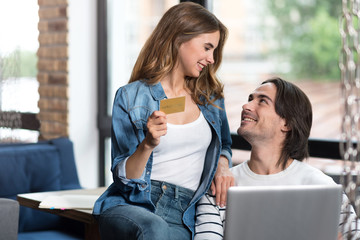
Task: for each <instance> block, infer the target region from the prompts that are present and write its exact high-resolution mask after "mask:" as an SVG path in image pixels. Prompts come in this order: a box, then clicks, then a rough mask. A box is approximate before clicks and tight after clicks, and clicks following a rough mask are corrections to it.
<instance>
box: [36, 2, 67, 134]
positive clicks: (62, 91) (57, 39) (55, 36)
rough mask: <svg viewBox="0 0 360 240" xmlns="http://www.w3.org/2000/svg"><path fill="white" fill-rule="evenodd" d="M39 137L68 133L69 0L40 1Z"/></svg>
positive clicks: (38, 66) (38, 65) (38, 53)
mask: <svg viewBox="0 0 360 240" xmlns="http://www.w3.org/2000/svg"><path fill="white" fill-rule="evenodd" d="M38 4H39V25H38V29H39V49H38V51H37V55H38V64H37V68H38V75H37V79H38V81H39V95H40V99H39V102H38V106H39V109H40V112H39V115H38V118H39V120H40V123H41V127H40V137H39V139H40V140H41V139H53V138H57V137H67V136H68V135H69V133H68V100H69V95H68V17H67V7H68V1H67V0H38Z"/></svg>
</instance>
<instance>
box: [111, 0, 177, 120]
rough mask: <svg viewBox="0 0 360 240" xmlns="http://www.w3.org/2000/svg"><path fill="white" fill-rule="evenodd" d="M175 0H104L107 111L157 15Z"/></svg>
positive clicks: (175, 0) (127, 75)
mask: <svg viewBox="0 0 360 240" xmlns="http://www.w3.org/2000/svg"><path fill="white" fill-rule="evenodd" d="M177 3H179V0H122V1H118V0H108V1H107V11H108V19H107V21H108V79H109V81H108V82H109V85H108V114H109V115H111V110H112V104H113V99H114V96H115V92H116V90H117V89H118V88H119V87H120V86H122V85H124V84H126V83H127V82H128V81H129V78H130V75H131V71H132V68H133V66H134V64H135V61H136V58H137V56H138V54H139V52H140V50H141V48H142V46H143V45H144V43H145V41H146V39H147V38H148V37H149V35H150V34H151V32H152V30H153V29H154V28H155V26H156V24H157V23H158V22H159V20H160V18H161V16H162V15H163V14H164V13H165V11H166V10H168V9H169V8H170V7H172V6H173V5H175V4H177Z"/></svg>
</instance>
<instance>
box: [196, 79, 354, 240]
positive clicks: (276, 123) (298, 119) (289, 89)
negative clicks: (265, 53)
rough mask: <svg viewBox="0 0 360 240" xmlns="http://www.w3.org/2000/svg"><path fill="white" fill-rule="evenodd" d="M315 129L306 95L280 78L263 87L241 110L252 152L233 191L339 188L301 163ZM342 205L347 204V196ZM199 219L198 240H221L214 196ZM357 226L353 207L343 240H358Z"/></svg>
mask: <svg viewBox="0 0 360 240" xmlns="http://www.w3.org/2000/svg"><path fill="white" fill-rule="evenodd" d="M311 124H312V108H311V103H310V101H309V99H308V98H307V96H306V95H305V93H304V92H303V91H301V90H300V89H299V88H298V87H297V86H295V85H294V84H292V83H290V82H287V81H284V80H282V79H280V78H273V79H269V80H267V81H264V82H263V83H262V84H261V85H260V86H259V87H258V88H256V89H255V91H254V92H253V93H251V94H250V95H249V99H248V102H247V103H246V104H244V105H243V111H242V113H241V125H240V127H239V129H238V134H239V135H241V136H242V137H244V139H246V140H247V141H248V142H249V143H250V145H251V147H252V149H251V155H250V160H248V161H245V162H244V163H242V164H239V165H238V166H236V167H233V168H232V169H231V171H232V173H233V174H234V177H235V185H237V186H249V185H252V186H254V185H256V186H259V185H284V184H286V185H313V184H314V185H316V184H326V185H327V184H328V185H331V184H336V183H335V182H334V181H333V180H332V178H331V177H329V176H327V175H325V174H324V173H323V172H321V171H320V170H318V169H316V168H314V167H312V166H310V165H308V164H306V163H304V162H302V161H303V160H304V159H305V158H307V157H308V155H309V154H308V138H309V135H310V130H311ZM343 201H348V198H347V197H346V195H343ZM343 205H344V204H343ZM344 206H345V205H344ZM349 211H350V217H349V218H347V217H346V216H347V215H348V212H349ZM196 216H197V219H196V227H195V228H196V235H195V239H222V237H223V226H224V221H225V209H224V208H219V207H218V206H216V204H214V199H213V196H210V195H209V194H207V195H206V196H204V197H203V198H202V199H201V200H200V202H199V204H198V206H197V214H196ZM356 221H357V218H356V214H355V212H354V209H353V208H352V207H350V209H347V208H343V209H342V211H341V216H340V225H339V239H341V236H342V237H343V238H344V239H348V238H347V237H348V236H349V235H350V234H352V235H356V236H354V237H356V239H359V236H360V233H359V232H360V231H359V230H357V229H356ZM358 225H359V224H358ZM351 239H355V238H352V237H351Z"/></svg>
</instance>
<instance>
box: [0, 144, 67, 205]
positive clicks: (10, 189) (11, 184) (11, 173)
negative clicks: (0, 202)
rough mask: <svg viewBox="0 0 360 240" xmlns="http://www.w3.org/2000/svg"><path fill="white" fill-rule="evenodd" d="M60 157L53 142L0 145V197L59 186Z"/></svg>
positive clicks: (53, 188)
mask: <svg viewBox="0 0 360 240" xmlns="http://www.w3.org/2000/svg"><path fill="white" fill-rule="evenodd" d="M60 170H61V169H60V157H59V153H58V151H57V149H56V147H55V146H53V145H45V144H39V145H27V146H22V147H19V146H18V145H17V146H11V145H9V146H1V147H0V171H1V174H0V197H7V198H15V197H16V195H17V194H19V193H30V192H43V191H53V190H60V189H61V185H60V183H61V182H60V178H61V172H60Z"/></svg>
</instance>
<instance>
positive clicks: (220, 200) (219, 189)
mask: <svg viewBox="0 0 360 240" xmlns="http://www.w3.org/2000/svg"><path fill="white" fill-rule="evenodd" d="M234 183H235V179H234V176H233V174H232V172H231V171H230V169H229V161H228V159H227V158H226V157H224V156H220V159H219V164H218V167H217V169H216V173H215V176H214V179H213V181H212V182H211V192H212V194H213V195H216V205H218V206H220V207H224V206H225V205H226V194H227V190H228V189H229V187H231V186H234Z"/></svg>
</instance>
